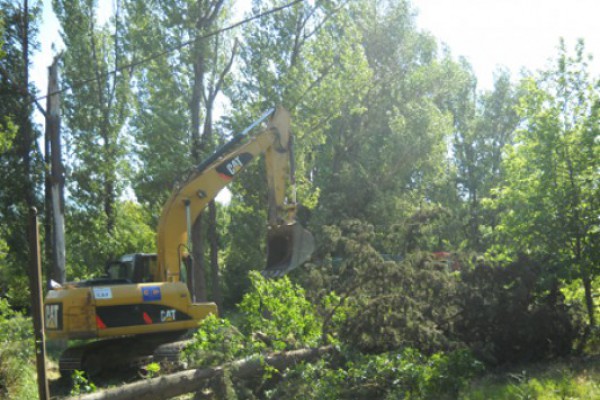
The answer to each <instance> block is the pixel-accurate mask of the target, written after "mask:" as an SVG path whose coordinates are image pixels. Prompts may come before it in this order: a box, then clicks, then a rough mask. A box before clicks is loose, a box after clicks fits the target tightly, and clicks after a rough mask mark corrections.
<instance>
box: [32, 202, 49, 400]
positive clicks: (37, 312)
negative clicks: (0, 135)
mask: <svg viewBox="0 0 600 400" xmlns="http://www.w3.org/2000/svg"><path fill="white" fill-rule="evenodd" d="M29 253H30V254H29V289H30V292H31V305H32V307H31V309H32V314H33V315H32V317H33V334H34V337H35V356H36V365H37V382H38V393H39V397H40V400H49V399H50V390H49V389H48V378H47V377H46V338H45V336H44V313H43V305H42V263H41V257H40V232H39V227H38V219H37V210H36V209H35V208H34V207H32V208H31V209H30V210H29Z"/></svg>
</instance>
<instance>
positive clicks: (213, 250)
mask: <svg viewBox="0 0 600 400" xmlns="http://www.w3.org/2000/svg"><path fill="white" fill-rule="evenodd" d="M208 218H209V220H208V237H209V243H210V270H211V280H212V285H211V286H212V295H213V301H214V302H215V303H216V304H217V307H218V309H219V310H220V309H221V306H222V305H223V299H222V296H221V279H220V276H219V236H218V233H217V206H216V204H215V201H214V200H213V201H211V202H210V203H209V204H208Z"/></svg>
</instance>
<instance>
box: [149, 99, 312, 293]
mask: <svg viewBox="0 0 600 400" xmlns="http://www.w3.org/2000/svg"><path fill="white" fill-rule="evenodd" d="M268 117H270V118H269V121H268V123H267V127H266V129H263V130H262V131H260V132H258V133H256V134H255V135H248V132H249V131H250V129H252V128H254V127H255V126H256V125H258V124H259V123H260V122H261V121H262V120H264V119H266V118H268ZM262 153H264V154H265V161H266V166H267V168H266V170H267V181H268V182H267V186H268V192H269V209H268V224H269V233H268V237H267V241H268V243H267V249H268V253H269V254H268V257H267V266H266V268H265V275H266V276H272V277H275V276H281V275H283V274H285V273H286V272H288V271H290V270H292V269H293V268H296V267H297V266H299V265H300V264H302V263H303V262H304V261H306V260H307V259H308V257H310V255H311V254H312V251H313V249H314V240H313V237H312V235H311V234H310V233H309V232H308V231H306V230H304V229H303V228H302V227H301V226H300V225H299V224H298V223H297V222H296V221H295V215H296V204H295V203H291V204H288V203H286V188H287V187H288V180H291V179H290V163H291V134H290V116H289V113H288V112H287V111H286V110H284V109H283V108H278V109H272V110H269V111H267V112H266V113H265V114H263V116H262V117H261V118H260V119H259V120H257V121H255V122H254V123H253V124H252V125H251V126H250V127H248V128H247V129H246V130H244V131H243V132H242V133H240V134H239V135H236V136H234V137H233V139H231V140H230V141H229V142H228V143H227V144H225V145H224V146H223V147H221V148H220V149H219V150H217V151H216V152H215V153H214V154H213V155H212V156H211V157H209V158H208V159H207V160H206V161H204V162H203V163H201V164H200V165H199V166H198V167H197V168H196V169H195V170H194V171H193V172H192V174H191V175H190V176H189V177H188V179H187V180H186V181H185V182H184V183H183V184H182V185H180V186H179V187H178V188H176V189H175V190H174V191H173V193H172V195H171V197H170V198H169V200H168V201H167V203H166V205H165V207H164V208H163V212H162V214H161V218H160V222H159V225H158V270H159V274H160V276H161V277H162V279H163V280H165V281H168V282H177V281H180V280H181V277H180V276H179V274H180V270H181V264H182V262H183V257H184V254H185V253H189V245H188V237H189V231H190V224H191V222H192V221H195V219H196V218H197V217H198V215H200V213H202V211H203V210H204V209H205V208H206V206H207V205H208V203H209V202H210V201H211V200H213V199H214V198H215V197H216V196H217V194H218V193H219V191H221V189H223V188H224V187H225V186H227V184H229V182H231V180H232V179H233V178H234V177H235V176H237V174H238V173H239V172H241V171H242V170H243V169H244V168H245V167H246V166H247V165H248V163H250V161H252V160H253V159H254V158H255V157H256V156H258V155H260V154H262Z"/></svg>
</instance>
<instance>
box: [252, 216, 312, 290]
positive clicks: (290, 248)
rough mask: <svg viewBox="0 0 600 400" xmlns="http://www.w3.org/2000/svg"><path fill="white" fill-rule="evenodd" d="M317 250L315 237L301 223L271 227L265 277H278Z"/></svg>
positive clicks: (263, 272)
mask: <svg viewBox="0 0 600 400" xmlns="http://www.w3.org/2000/svg"><path fill="white" fill-rule="evenodd" d="M314 250H315V239H314V238H313V235H312V233H310V232H309V231H307V230H306V229H304V228H303V227H302V225H300V224H299V223H294V224H291V225H282V226H279V227H276V228H271V229H270V230H269V233H268V235H267V267H266V268H265V269H264V270H263V271H262V272H261V273H262V274H263V276H264V277H265V278H278V277H280V276H283V275H285V274H287V273H288V272H289V271H291V270H293V269H294V268H297V267H299V266H300V265H302V263H304V262H305V261H306V260H308V259H309V258H310V256H311V255H312V253H313V251H314Z"/></svg>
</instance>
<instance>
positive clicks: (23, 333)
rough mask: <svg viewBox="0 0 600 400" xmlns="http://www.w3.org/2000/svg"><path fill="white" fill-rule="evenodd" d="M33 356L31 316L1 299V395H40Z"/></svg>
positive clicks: (24, 396)
mask: <svg viewBox="0 0 600 400" xmlns="http://www.w3.org/2000/svg"><path fill="white" fill-rule="evenodd" d="M34 356H35V348H34V341H33V327H32V322H31V319H30V318H25V317H24V316H23V315H22V314H21V313H18V312H15V311H13V310H12V309H11V307H10V304H9V303H8V301H7V300H6V299H0V397H2V398H10V399H23V400H25V399H31V398H34V397H36V396H37V386H36V374H35V358H34Z"/></svg>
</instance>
